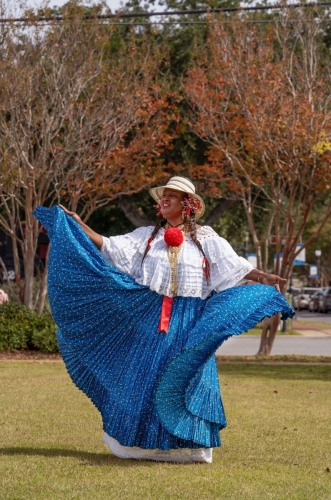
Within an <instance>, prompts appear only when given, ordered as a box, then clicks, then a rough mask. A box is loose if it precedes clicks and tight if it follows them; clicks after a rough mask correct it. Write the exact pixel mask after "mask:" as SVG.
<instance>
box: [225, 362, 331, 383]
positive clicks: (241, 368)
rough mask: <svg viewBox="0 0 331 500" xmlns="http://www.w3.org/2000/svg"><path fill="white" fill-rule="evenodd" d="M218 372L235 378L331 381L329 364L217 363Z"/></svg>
mask: <svg viewBox="0 0 331 500" xmlns="http://www.w3.org/2000/svg"><path fill="white" fill-rule="evenodd" d="M218 370H219V374H220V376H221V380H222V375H225V374H226V375H230V376H232V375H233V376H235V377H236V378H245V377H256V378H270V379H279V380H292V381H293V380H307V381H308V380H321V381H324V382H330V381H331V366H328V365H327V366H323V365H318V366H312V365H310V366H309V365H308V366H307V365H305V366H304V365H280V364H275V365H262V364H261V365H258V364H254V365H253V364H251V365H250V364H249V363H245V362H243V363H240V364H239V363H238V364H236V365H235V364H233V365H231V364H227V363H223V364H219V365H218Z"/></svg>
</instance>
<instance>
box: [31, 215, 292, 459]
mask: <svg viewBox="0 0 331 500" xmlns="http://www.w3.org/2000/svg"><path fill="white" fill-rule="evenodd" d="M34 213H35V215H36V217H37V218H38V219H39V221H40V222H41V223H42V224H43V225H44V226H45V228H46V229H47V231H48V235H49V237H50V240H51V251H50V261H49V277H48V293H49V300H50V305H51V310H52V314H53V317H54V319H55V322H56V324H57V326H58V331H57V338H58V343H59V348H60V352H61V354H62V356H63V359H64V362H65V364H66V367H67V370H68V373H69V375H70V377H71V378H72V380H73V382H74V383H75V384H76V385H77V387H78V388H79V389H81V390H82V391H83V392H84V393H85V394H86V395H87V396H88V397H89V398H90V399H91V401H92V402H93V403H94V405H95V406H96V407H97V408H98V410H99V411H100V413H101V415H102V421H103V428H104V431H105V432H106V433H107V434H108V435H109V436H112V437H113V438H115V439H116V440H117V441H118V442H119V443H120V444H121V445H123V446H138V447H140V448H145V449H155V448H158V449H161V450H170V449H178V448H202V447H207V448H211V447H216V446H220V444H221V443H220V436H219V431H220V429H222V428H223V427H225V426H226V419H225V414H224V409H223V404H222V399H221V394H220V387H219V382H218V376H217V367H216V361H215V354H214V353H215V351H216V349H217V348H218V347H219V346H220V345H221V344H222V343H223V342H224V341H225V340H226V339H227V338H229V337H230V336H231V335H239V334H240V333H242V332H243V331H247V330H248V329H250V328H252V327H253V326H254V325H255V324H256V323H258V322H260V321H261V320H262V319H263V318H264V317H266V316H272V315H273V314H276V313H278V312H282V313H283V317H284V318H286V317H288V316H293V311H292V309H291V308H290V306H289V305H288V303H287V302H286V300H285V299H284V298H283V296H282V295H281V294H280V293H279V292H277V291H276V290H275V288H274V287H269V286H263V285H255V286H238V287H234V288H231V289H228V290H226V291H224V292H221V293H218V294H216V293H215V294H213V295H212V296H211V297H210V298H208V299H207V300H201V299H199V298H193V297H192V298H191V297H176V298H175V299H174V302H173V309H172V313H171V320H170V325H169V333H168V334H164V333H160V332H158V324H159V320H160V314H161V306H162V296H161V295H158V294H157V293H155V292H153V291H151V290H150V289H149V288H148V287H145V286H141V285H138V284H137V283H136V282H135V281H134V280H133V279H132V278H131V277H130V276H128V275H126V274H124V273H123V272H121V271H119V270H117V269H115V268H114V267H112V266H111V265H109V263H107V262H106V261H105V260H104V258H103V257H102V256H101V253H100V252H99V251H98V250H97V249H96V247H95V245H94V244H93V243H92V242H91V240H90V239H89V238H88V237H87V236H86V234H85V232H84V231H83V230H82V228H81V227H80V226H79V224H77V223H76V222H75V221H74V220H73V219H72V218H71V217H69V216H67V215H66V214H65V213H64V212H63V210H61V209H60V208H59V207H53V208H51V209H48V208H44V207H38V208H37V209H36V210H35V212H34Z"/></svg>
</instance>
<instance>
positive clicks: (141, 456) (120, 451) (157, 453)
mask: <svg viewBox="0 0 331 500" xmlns="http://www.w3.org/2000/svg"><path fill="white" fill-rule="evenodd" d="M102 442H103V443H104V444H105V445H106V446H108V448H109V450H110V451H111V452H112V453H113V455H115V456H116V457H119V458H131V459H135V460H154V461H156V462H177V463H182V464H187V463H194V462H203V463H208V464H210V463H212V461H213V449H212V448H197V449H190V448H181V449H178V450H159V449H155V450H145V449H143V448H138V447H137V446H132V447H130V446H122V445H121V444H120V443H119V442H118V441H116V439H114V438H112V437H111V436H108V434H107V433H106V432H105V433H104V435H103V438H102Z"/></svg>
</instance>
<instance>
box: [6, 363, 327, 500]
mask: <svg viewBox="0 0 331 500" xmlns="http://www.w3.org/2000/svg"><path fill="white" fill-rule="evenodd" d="M220 378H221V388H222V394H223V400H224V404H225V409H226V413H227V419H228V425H229V427H228V428H227V429H225V430H224V431H222V441H223V446H222V448H220V449H216V450H214V461H213V463H212V464H210V465H208V464H194V465H178V464H166V463H152V462H138V461H133V460H121V459H118V458H116V457H114V456H113V455H111V454H110V453H109V452H108V451H107V448H106V447H105V446H104V445H103V444H102V443H101V436H102V429H101V419H100V416H99V414H98V412H97V410H96V409H95V408H94V407H93V405H92V404H91V403H90V402H89V401H88V399H87V398H86V397H85V396H84V395H83V394H82V393H81V392H80V391H79V390H78V389H76V388H75V386H74V385H73V384H72V383H71V381H70V379H69V377H68V375H67V373H66V371H65V368H64V366H63V364H62V363H42V362H39V363H38V362H34V363H25V362H14V363H0V387H1V391H0V410H1V412H0V498H1V500H3V499H8V500H18V499H19V500H21V499H24V500H25V499H33V500H39V499H42V500H51V499H61V500H70V499H84V500H85V499H86V500H90V499H98V500H99V499H100V500H103V499H121V500H122V499H130V500H131V499H158V500H159V499H167V500H168V499H185V500H191V499H193V500H194V499H197V500H209V499H222V500H226V499H233V500H241V499H243V500H250V499H259V500H260V499H263V500H264V499H276V500H283V499H293V500H294V499H297V500H303V499H307V500H322V499H331V472H328V471H327V470H328V469H331V443H330V436H331V411H330V409H331V406H330V393H331V366H328V365H326V366H323V365H319V366H311V365H307V366H303V365H298V366H296V365H290V366H278V365H245V364H242V365H231V364H226V365H221V366H220Z"/></svg>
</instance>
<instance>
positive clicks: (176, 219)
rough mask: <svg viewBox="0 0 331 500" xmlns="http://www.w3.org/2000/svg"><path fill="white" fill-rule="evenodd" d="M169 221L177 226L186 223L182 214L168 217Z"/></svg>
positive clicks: (170, 224) (171, 224)
mask: <svg viewBox="0 0 331 500" xmlns="http://www.w3.org/2000/svg"><path fill="white" fill-rule="evenodd" d="M167 222H168V224H169V226H171V227H177V226H181V225H182V224H184V222H183V219H182V216H180V217H167Z"/></svg>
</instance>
